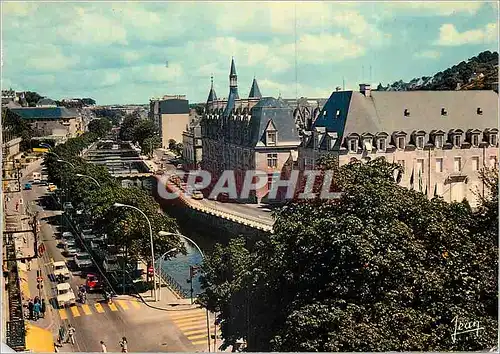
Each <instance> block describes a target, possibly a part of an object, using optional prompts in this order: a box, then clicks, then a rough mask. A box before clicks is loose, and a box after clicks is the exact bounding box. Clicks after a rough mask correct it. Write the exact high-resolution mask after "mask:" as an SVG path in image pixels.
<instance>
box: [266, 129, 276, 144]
mask: <svg viewBox="0 0 500 354" xmlns="http://www.w3.org/2000/svg"><path fill="white" fill-rule="evenodd" d="M266 144H267V145H276V132H275V131H268V132H267V139H266Z"/></svg>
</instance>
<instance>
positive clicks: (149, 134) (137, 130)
mask: <svg viewBox="0 0 500 354" xmlns="http://www.w3.org/2000/svg"><path fill="white" fill-rule="evenodd" d="M155 136H158V132H157V131H156V127H155V125H154V123H153V122H152V121H151V120H148V119H147V120H144V119H143V120H140V121H139V122H138V124H137V125H136V126H135V127H134V130H133V141H134V142H136V143H138V144H139V145H140V146H141V148H142V149H144V148H145V146H146V145H149V143H150V141H149V142H148V143H147V144H145V141H146V140H147V139H148V138H153V137H155Z"/></svg>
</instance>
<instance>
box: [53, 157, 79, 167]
mask: <svg viewBox="0 0 500 354" xmlns="http://www.w3.org/2000/svg"><path fill="white" fill-rule="evenodd" d="M57 162H61V163H67V164H68V165H70V166H71V168H75V165H73V164H72V163H71V162H69V161H66V160H62V159H57Z"/></svg>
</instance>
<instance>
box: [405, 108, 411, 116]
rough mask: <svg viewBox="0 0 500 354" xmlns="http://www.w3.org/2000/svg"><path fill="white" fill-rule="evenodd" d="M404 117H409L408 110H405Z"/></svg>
mask: <svg viewBox="0 0 500 354" xmlns="http://www.w3.org/2000/svg"><path fill="white" fill-rule="evenodd" d="M404 115H405V117H409V116H410V111H409V110H408V108H405V111H404Z"/></svg>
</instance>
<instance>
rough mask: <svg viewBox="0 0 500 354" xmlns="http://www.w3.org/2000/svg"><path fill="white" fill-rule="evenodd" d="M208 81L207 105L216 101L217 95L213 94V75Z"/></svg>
mask: <svg viewBox="0 0 500 354" xmlns="http://www.w3.org/2000/svg"><path fill="white" fill-rule="evenodd" d="M210 81H211V85H210V92H209V93H208V99H207V103H209V102H215V101H217V95H216V94H215V89H214V75H213V74H212V75H211V76H210Z"/></svg>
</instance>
